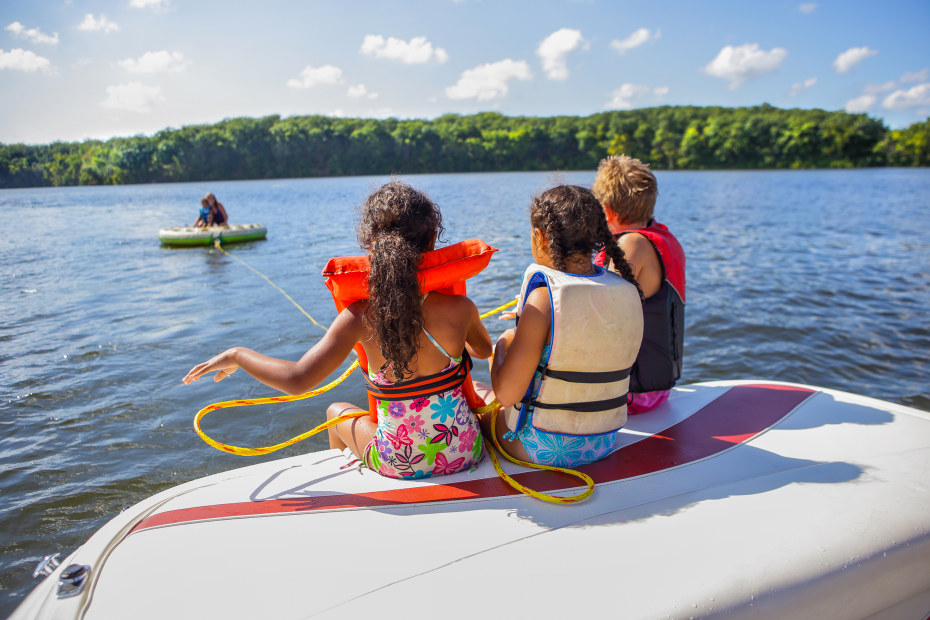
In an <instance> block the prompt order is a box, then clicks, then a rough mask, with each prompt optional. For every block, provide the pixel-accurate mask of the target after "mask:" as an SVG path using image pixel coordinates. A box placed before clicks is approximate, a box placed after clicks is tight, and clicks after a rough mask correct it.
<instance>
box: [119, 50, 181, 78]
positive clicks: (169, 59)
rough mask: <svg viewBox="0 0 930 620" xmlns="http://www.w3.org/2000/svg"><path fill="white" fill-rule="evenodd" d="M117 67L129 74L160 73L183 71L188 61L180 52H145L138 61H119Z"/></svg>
mask: <svg viewBox="0 0 930 620" xmlns="http://www.w3.org/2000/svg"><path fill="white" fill-rule="evenodd" d="M118 64H119V66H120V67H122V68H123V69H126V71H129V72H130V73H162V72H167V71H172V72H178V71H184V69H185V68H186V67H187V65H189V64H190V61H188V60H184V54H182V53H181V52H169V51H167V50H162V51H160V52H146V53H144V54H142V55H141V56H140V57H139V59H138V60H135V59H133V58H127V59H126V60H121V61H119V63H118Z"/></svg>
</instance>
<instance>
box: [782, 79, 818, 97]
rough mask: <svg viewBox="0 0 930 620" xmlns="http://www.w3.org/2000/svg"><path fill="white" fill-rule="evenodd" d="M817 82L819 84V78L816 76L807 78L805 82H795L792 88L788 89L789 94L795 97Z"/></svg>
mask: <svg viewBox="0 0 930 620" xmlns="http://www.w3.org/2000/svg"><path fill="white" fill-rule="evenodd" d="M815 84H817V78H815V77H812V78H807V79H806V80H804V81H803V82H797V83H795V84H792V85H791V90H789V91H788V96H789V97H795V96H797V95H800V94H801V93H802V92H804V91H805V90H807V89H808V88H810V87H811V86H814V85H815Z"/></svg>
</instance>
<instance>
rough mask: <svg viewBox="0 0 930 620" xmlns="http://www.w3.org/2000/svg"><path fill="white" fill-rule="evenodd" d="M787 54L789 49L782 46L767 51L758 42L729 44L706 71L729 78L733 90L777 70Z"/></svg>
mask: <svg viewBox="0 0 930 620" xmlns="http://www.w3.org/2000/svg"><path fill="white" fill-rule="evenodd" d="M787 56H788V50H786V49H784V48H781V47H774V48H772V49H770V50H769V51H765V50H760V49H759V44H758V43H746V44H744V45H740V46H738V47H734V46H732V45H727V46H726V47H724V48H723V49H722V50H720V53H719V54H717V57H716V58H714V59H713V60H712V61H710V63H709V64H708V65H707V66H706V67H704V72H705V73H707V74H708V75H712V76H714V77H719V78H722V79H724V80H729V81H730V86H729V88H730V89H731V90H733V89H735V88H739V87H740V86H741V85H742V84H743V83H744V82H746V81H747V80H751V79H753V78H755V77H758V76H760V75H765V74H766V73H771V72H772V71H775V70H776V69H778V67H779V66H780V65H781V63H782V61H783V60H785V58H786V57H787Z"/></svg>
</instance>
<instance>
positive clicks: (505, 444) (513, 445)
mask: <svg viewBox="0 0 930 620" xmlns="http://www.w3.org/2000/svg"><path fill="white" fill-rule="evenodd" d="M473 383H474V384H475V391H476V392H478V395H479V396H480V397H481V398H483V399H484V402H486V403H490V402H491V401H493V400H494V398H495V396H494V390H493V389H491V387H490V386H488V385H485V384H484V383H481V382H480V381H474V382H473ZM478 423H479V424H481V432H482V434H484V436H485V438H486V439H487V440H488V443H490V444H491V445H492V446H493V445H494V441H493V440H492V439H491V433H492V432H494V433H496V434H497V441H498V443H500V445H501V448H503V449H504V450H506V451H507V454H509V455H510V456H512V457H514V458H516V459H519V460H521V461H531V460H532V459H531V458H530V456H529V455H528V454H527V453H526V449H524V447H523V442H521V441H520V440H519V439H517V438H514V439H513V440H510V439H504V434H505V433H507V432H508V431H509V430H510V429H509V428H507V423H506V422H504V416H503V415H501V412H498V414H497V428H495V429H494V430H493V431H492V430H491V414H490V413H486V414H484V415H480V416H478Z"/></svg>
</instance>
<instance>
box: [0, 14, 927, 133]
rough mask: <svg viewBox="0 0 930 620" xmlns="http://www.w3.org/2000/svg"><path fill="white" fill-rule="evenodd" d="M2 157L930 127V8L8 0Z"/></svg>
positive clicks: (0, 50) (1, 75)
mask: <svg viewBox="0 0 930 620" xmlns="http://www.w3.org/2000/svg"><path fill="white" fill-rule="evenodd" d="M0 28H2V30H0V91H2V93H3V96H2V97H0V142H4V143H15V142H26V143H45V142H51V141H55V140H65V141H72V140H83V139H86V138H101V139H106V138H109V137H113V136H128V135H135V134H145V135H151V134H152V133H154V132H156V131H158V130H160V129H164V128H166V127H180V126H182V125H189V124H198V123H212V122H216V121H219V120H222V119H223V118H229V117H236V116H264V115H267V114H280V115H281V116H289V115H296V114H325V115H340V116H353V117H374V118H385V117H388V116H393V117H397V118H435V117H437V116H439V115H441V114H444V113H447V112H455V113H461V114H469V113H474V112H480V111H488V110H492V111H498V112H501V113H503V114H507V115H530V116H550V115H560V114H570V115H588V114H592V113H595V112H600V111H603V110H610V109H632V108H640V107H650V106H655V105H665V104H668V105H701V106H704V105H721V106H746V105H757V104H761V103H766V102H767V103H770V104H772V105H774V106H778V107H785V108H792V107H800V108H823V109H826V110H843V109H845V110H848V111H851V112H866V113H868V114H869V115H871V116H873V117H875V118H880V119H882V120H884V122H885V123H886V124H887V125H889V126H890V127H893V128H896V127H903V126H907V125H909V124H911V123H913V122H915V121H919V120H924V119H926V118H927V117H928V116H930V74H928V73H930V36H928V35H930V0H885V1H884V2H861V1H858V0H833V1H820V2H800V1H797V0H794V1H787V0H784V1H783V0H773V1H765V0H702V1H698V0H690V1H689V0H651V1H647V2H643V1H638V2H627V1H609V0H535V1H523V0H512V1H511V0H496V1H494V0H354V1H351V2H349V1H345V0H342V1H335V0H333V1H330V0H292V1H290V2H285V1H283V0H264V1H263V2H246V1H237V0H227V1H226V2H207V1H205V0H4V1H3V2H2V4H0Z"/></svg>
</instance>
